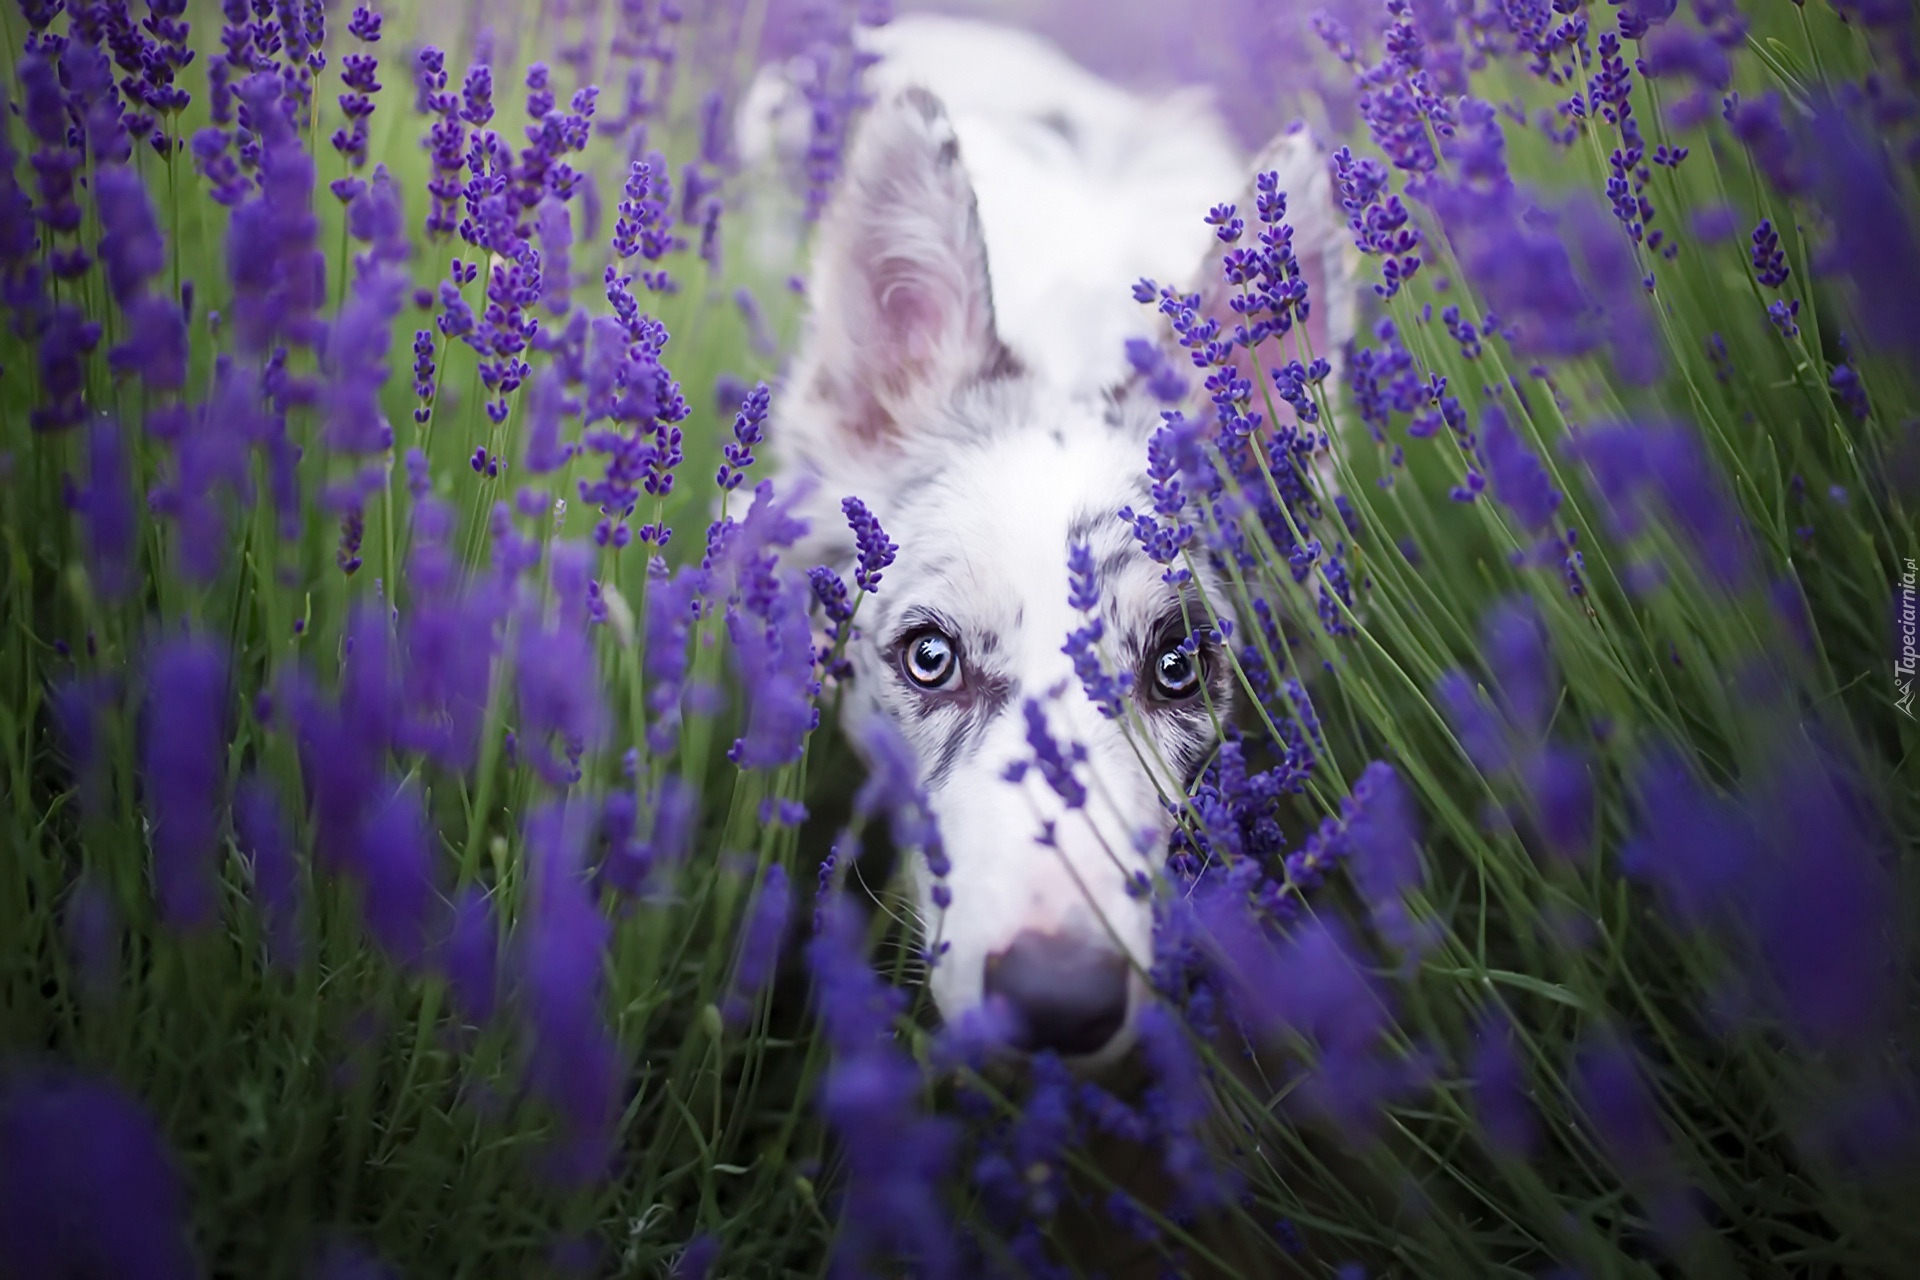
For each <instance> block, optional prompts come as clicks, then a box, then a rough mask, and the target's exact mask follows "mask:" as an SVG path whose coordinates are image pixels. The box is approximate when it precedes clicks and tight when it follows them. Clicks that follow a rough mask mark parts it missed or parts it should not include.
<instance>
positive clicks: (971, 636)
mask: <svg viewBox="0 0 1920 1280" xmlns="http://www.w3.org/2000/svg"><path fill="white" fill-rule="evenodd" d="M815 252H816V258H815V263H814V270H813V275H812V280H811V284H810V291H811V298H812V304H813V319H812V327H811V329H810V332H809V335H808V338H807V340H806V343H805V345H804V347H803V349H802V351H801V354H800V356H799V359H798V360H797V362H796V365H795V368H794V371H793V374H792V377H791V379H790V382H789V387H788V390H787V394H786V397H785V402H784V404H782V405H781V407H780V410H779V412H780V419H779V421H778V422H777V424H776V427H775V430H774V432H773V440H774V445H775V448H776V449H777V450H778V451H779V453H780V454H781V456H782V460H783V462H784V464H785V470H786V472H787V474H788V475H789V476H790V477H792V478H795V479H801V478H804V479H806V480H810V481H811V492H812V494H813V497H812V499H811V500H810V515H811V517H812V526H813V533H812V534H811V535H810V539H811V540H810V541H809V542H808V543H807V545H805V546H803V547H802V548H800V552H801V554H803V555H806V556H808V557H810V558H813V559H816V560H824V561H825V562H827V563H838V564H840V565H842V566H847V565H849V564H850V563H851V560H852V558H853V557H852V550H853V549H852V544H851V542H850V540H849V539H848V538H847V534H846V529H845V524H844V522H843V521H842V520H841V519H840V515H839V510H838V507H839V502H840V499H841V498H842V497H844V496H846V495H849V494H853V495H857V496H859V497H860V498H861V499H862V500H863V501H865V502H866V503H867V504H868V505H869V507H871V508H872V509H873V510H874V512H875V514H876V515H877V516H878V517H879V519H880V521H881V523H882V524H883V526H884V527H885V528H886V529H887V531H888V533H889V534H890V535H891V536H892V538H893V539H894V540H895V541H896V542H897V543H898V544H899V545H900V553H899V558H898V560H897V561H896V562H895V563H894V565H893V566H892V567H891V568H890V569H888V570H887V571H886V575H885V581H884V583H883V584H882V586H881V589H880V590H879V591H878V592H877V593H876V594H875V595H874V596H873V597H871V598H869V599H868V600H866V601H865V603H864V604H863V605H862V606H861V611H860V614H859V617H858V619H857V629H858V634H857V638H856V639H855V641H854V643H853V646H852V649H851V653H850V656H851V659H852V662H853V665H854V670H855V677H854V681H853V685H852V688H851V690H850V694H849V702H848V707H847V713H848V716H849V719H850V720H851V719H853V718H857V717H862V716H867V715H875V714H877V715H880V716H884V717H885V718H886V719H887V720H888V721H890V722H891V723H892V725H893V727H894V728H895V729H896V730H897V731H898V734H899V736H900V738H901V739H903V740H904V741H905V742H906V743H907V744H908V746H909V748H910V750H911V752H912V754H913V756H914V758H915V760H916V761H917V765H918V771H919V777H920V781H921V782H922V784H923V785H924V787H925V789H926V792H927V795H928V798H929V801H930V804H931V806H932V809H933V812H934V815H935V817H936V818H937V819H938V822H939V825H940V830H941V834H942V837H943V840H944V844H945V851H946V854H947V856H948V858H949V859H950V862H951V871H950V874H948V875H947V876H946V877H945V881H944V891H940V892H937V890H941V889H942V886H941V885H938V884H936V882H935V881H934V879H933V877H932V876H931V875H930V874H929V872H928V869H927V866H926V864H925V862H924V861H923V860H920V859H915V862H914V879H915V883H916V890H917V894H918V899H919V907H920V916H921V925H922V927H923V928H924V930H925V932H926V935H927V942H928V944H929V946H930V947H931V948H932V949H934V950H935V952H936V960H935V963H934V967H933V970H932V974H931V986H932V990H933V995H934V998H935V1001H936V1003H937V1004H938V1006H939V1008H940V1011H941V1013H942V1015H943V1016H944V1017H946V1018H947V1019H948V1020H949V1021H952V1020H955V1019H957V1018H960V1017H962V1016H964V1015H966V1014H967V1013H968V1012H969V1011H972V1010H975V1009H977V1008H980V1007H981V1006H982V1005H983V1004H987V1003H989V1002H990V1001H991V1000H993V999H994V998H995V997H997V998H999V1000H1000V1001H1001V1002H1003V1003H1002V1004H1000V1005H998V1006H996V1007H997V1008H998V1009H999V1011H1000V1012H1002V1013H1004V1014H1007V1015H1011V1018H1010V1022H1009V1024H1008V1025H1010V1027H1011V1029H1012V1032H1013V1035H1014V1038H1015V1040H1016V1042H1017V1043H1020V1044H1023V1045H1025V1046H1026V1047H1029V1048H1051V1049H1054V1050H1056V1051H1058V1052H1060V1053H1062V1054H1064V1055H1067V1056H1070V1057H1075V1058H1084V1059H1090V1060H1094V1061H1101V1060H1106V1059H1110V1058H1113V1057H1117V1056H1119V1055H1120V1054H1121V1053H1123V1052H1124V1051H1125V1050H1126V1048H1127V1046H1128V1045H1129V1044H1130V1043H1131V1040H1132V1026H1133V1021H1134V1015H1135V1013H1136V1012H1137V1010H1138V1009H1139V1007H1140V1006H1141V1004H1142V1002H1143V1000H1144V999H1145V998H1146V995H1147V989H1146V984H1145V976H1144V975H1145V972H1146V971H1147V970H1149V969H1150V968H1151V965H1152V960H1153V955H1152V945H1153V909H1152V900H1151V893H1150V892H1149V891H1148V888H1147V887H1148V885H1149V884H1150V882H1151V879H1152V876H1153V873H1154V872H1155V870H1156V869H1157V867H1158V865H1159V862H1160V860H1161V858H1162V857H1163V854H1164V849H1165V844H1166V839H1167V837H1168V835H1169V833H1170V831H1171V825H1172V819H1171V817H1170V816H1169V813H1168V810H1167V808H1166V807H1165V805H1163V804H1162V802H1161V796H1162V795H1163V794H1165V795H1171V794H1177V793H1178V792H1179V791H1180V790H1181V789H1182V788H1184V786H1185V785H1186V783H1187V782H1188V780H1189V779H1190V778H1191V776H1192V775H1193V774H1194V773H1195V772H1196V771H1197V770H1198V769H1199V768H1200V767H1201V765H1202V764H1203V763H1204V762H1205V760H1206V758H1207V757H1208V755H1209V754H1210V752H1211V751H1212V749H1213V747H1214V744H1215V742H1216V741H1217V736H1218V726H1219V723H1220V722H1221V720H1223V719H1224V718H1225V716H1226V715H1227V710H1228V707H1227V704H1228V697H1229V690H1230V679H1229V676H1230V672H1229V669H1228V666H1227V664H1226V662H1225V661H1224V660H1223V658H1222V655H1221V654H1220V653H1219V652H1217V650H1216V649H1215V647H1214V646H1213V644H1212V643H1211V642H1202V643H1201V644H1200V645H1199V646H1198V648H1197V649H1195V648H1194V647H1193V646H1191V645H1189V646H1187V647H1186V648H1183V647H1182V643H1181V642H1182V641H1184V640H1186V639H1187V638H1188V636H1189V635H1190V634H1191V632H1190V628H1192V629H1193V631H1203V630H1204V629H1205V628H1206V627H1207V626H1208V625H1209V623H1210V622H1211V621H1212V619H1213V615H1212V614H1210V613H1209V612H1208V605H1207V604H1206V603H1203V599H1202V597H1203V594H1204V597H1205V599H1206V600H1207V601H1211V602H1212V605H1213V607H1216V608H1217V607H1219V606H1220V605H1221V603H1222V600H1223V597H1222V593H1221V592H1219V591H1217V590H1212V589H1211V588H1212V586H1213V584H1212V583H1211V581H1209V580H1208V578H1207V577H1206V571H1205V569H1204V568H1201V570H1200V577H1199V578H1198V579H1197V580H1196V581H1194V582H1191V583H1188V584H1186V585H1184V586H1182V587H1179V588H1176V587H1174V586H1171V585H1169V584H1168V583H1167V582H1166V581H1165V578H1164V573H1163V566H1161V565H1158V564H1155V563H1153V562H1152V561H1151V560H1149V559H1148V558H1147V556H1146V555H1145V553H1144V552H1143V551H1142V549H1141V548H1140V546H1139V545H1138V543H1137V542H1136V541H1135V539H1134V537H1133V535H1132V531H1131V529H1130V527H1129V526H1128V525H1127V524H1126V523H1125V522H1124V521H1122V520H1121V519H1120V518H1119V517H1118V514H1117V513H1118V511H1119V510H1120V508H1122V507H1126V506H1130V505H1131V506H1133V507H1135V508H1138V509H1140V510H1146V509H1148V508H1149V507H1150V505H1151V504H1150V502H1149V500H1148V497H1147V490H1146V480H1145V477H1144V474H1143V472H1144V463H1145V442H1146V439H1147V437H1148V435H1149V433H1150V432H1151V431H1152V429H1153V428H1154V427H1155V426H1156V425H1157V424H1158V415H1157V413H1156V412H1155V411H1154V409H1153V407H1152V406H1150V405H1147V404H1143V403H1140V400H1141V399H1142V398H1141V397H1139V396H1132V397H1126V396H1119V395H1109V396H1099V397H1090V398H1076V397H1073V396H1070V395H1068V394H1067V393H1065V392H1063V391H1060V390H1058V389H1057V388H1055V387H1053V386H1050V385H1049V383H1048V382H1047V380H1046V378H1045V377H1044V371H1038V370H1029V369H1026V368H1024V367H1022V365H1021V362H1020V360H1019V359H1018V357H1017V355H1016V354H1015V353H1012V352H1010V351H1008V350H1007V349H1006V348H1005V346H1004V345H1003V344H1002V342H1001V340H1000V338H999V337H998V336H997V334H996V332H995V327H994V318H993V303H992V294H991V290H990V285H989V275H988V264H987V261H986V253H985V249H984V246H983V243H982V240H981V235H980V229H979V226H978V224H977V220H976V217H975V213H974V204H973V197H972V193H971V190H970V188H969V185H968V181H967V177H966V174H965V171H964V169H963V167H962V164H961V160H960V156H959V152H958V146H957V143H956V141H955V139H954V136H953V132H952V129H951V126H950V125H949V124H948V122H947V120H946V118H945V116H944V115H943V113H942V112H941V110H940V108H939V105H938V103H937V102H935V101H934V100H933V99H932V98H931V97H930V96H928V95H926V94H925V93H922V92H918V91H911V90H910V91H908V92H906V93H904V94H901V95H899V96H897V97H895V98H893V99H891V100H889V101H887V102H885V103H883V104H881V105H879V106H877V107H876V108H874V110H873V111H872V113H871V114H870V115H869V118H868V120H867V122H866V124H865V127H864V128H863V129H862V131H861V134H860V137H859V140H858V142H857V144H856V146H855V149H854V152H853V155H852V156H851V158H850V161H849V166H848V170H847V174H846V177H845V179H844V181H843V184H842V188H841V191H840V193H839V196H838V198H837V200H836V202H835V203H834V205H833V206H832V208H830V209H829V211H828V212H827V214H826V216H825V219H824V221H823V223H822V225H821V228H820V235H819V241H818V245H817V248H816V251H815ZM1127 283H1128V282H1125V281H1118V282H1116V288H1125V287H1126V285H1127ZM1078 546H1085V547H1087V548H1088V549H1089V550H1090V553H1091V559H1092V562H1093V564H1094V565H1095V566H1096V576H1097V582H1098V587H1099V593H1100V603H1099V615H1100V617H1101V619H1102V621H1103V624H1104V637H1103V639H1102V640H1101V642H1100V644H1099V645H1098V651H1099V653H1100V654H1101V656H1102V658H1103V662H1104V665H1105V666H1106V667H1107V669H1108V670H1110V671H1124V672H1127V673H1130V674H1131V676H1132V678H1133V689H1132V692H1131V694H1130V695H1129V696H1128V697H1127V699H1126V701H1125V707H1124V714H1123V715H1122V716H1120V717H1117V718H1108V717H1106V716H1104V715H1102V713H1101V711H1100V710H1099V708H1098V707H1096V705H1095V704H1094V703H1093V701H1092V700H1091V699H1090V697H1089V696H1088V694H1087V692H1086V690H1085V688H1084V687H1083V685H1082V682H1081V681H1080V680H1079V679H1078V678H1077V677H1076V675H1075V671H1074V664H1073V660H1072V659H1071V658H1070V657H1069V656H1068V655H1067V653H1066V652H1065V651H1064V646H1065V643H1066V640H1067V637H1068V634H1069V632H1071V631H1073V630H1075V629H1076V628H1078V627H1081V626H1084V625H1085V624H1086V623H1087V621H1088V618H1087V615H1085V614H1083V613H1082V612H1080V611H1079V610H1077V609H1076V608H1075V607H1073V605H1071V604H1070V603H1069V596H1070V586H1069V570H1068V556H1069V552H1070V551H1071V550H1072V549H1073V548H1075V547H1078ZM1036 718H1037V719H1038V722H1039V723H1041V724H1044V726H1045V731H1046V733H1047V734H1048V735H1050V736H1051V737H1052V738H1053V739H1054V740H1055V741H1056V742H1058V743H1059V744H1060V747H1061V749H1062V751H1063V752H1067V753H1069V754H1070V755H1079V754H1081V753H1082V752H1084V759H1080V760H1078V761H1076V762H1074V763H1073V765H1072V769H1073V775H1074V778H1075V780H1076V781H1077V782H1078V784H1079V785H1080V787H1082V788H1084V790H1085V800H1084V803H1082V804H1078V805H1070V804H1069V803H1068V801H1067V800H1064V799H1063V798H1062V796H1061V795H1060V794H1059V791H1058V790H1057V789H1056V788H1055V787H1054V786H1052V785H1050V784H1049V782H1048V781H1047V780H1045V778H1044V777H1043V776H1042V771H1041V770H1039V769H1037V768H1028V769H1026V770H1025V772H1024V774H1022V775H1021V776H1019V777H1018V780H1012V779H1010V777H1009V774H1010V771H1016V772H1017V770H1018V766H1019V765H1020V764H1021V762H1024V761H1032V760H1033V759H1034V757H1035V749H1034V746H1033V743H1032V740H1031V735H1032V728H1033V725H1034V722H1035V719H1036ZM942 901H944V902H946V903H947V904H948V905H946V906H944V907H941V906H939V905H937V903H939V902H942Z"/></svg>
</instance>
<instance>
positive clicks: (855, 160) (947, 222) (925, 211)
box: [783, 88, 1013, 470]
mask: <svg viewBox="0 0 1920 1280" xmlns="http://www.w3.org/2000/svg"><path fill="white" fill-rule="evenodd" d="M808 291H809V295H810V299H811V307H812V317H811V320H810V322H809V325H810V327H809V331H808V333H807V337H806V339H805V341H804V342H803V343H802V344H801V350H800V352H799V355H798V357H797V359H796V361H795V364H794V371H793V377H792V380H791V386H792V387H793V389H794V392H795V393H796V395H797V397H798V398H799V401H800V405H801V406H802V411H801V412H799V413H796V414H793V415H792V421H791V422H790V423H788V424H783V429H789V430H791V431H794V432H795V433H797V434H799V435H800V436H801V438H800V439H796V440H792V441H791V443H792V445H793V447H794V448H796V449H797V450H798V451H799V452H800V453H801V455H802V456H803V457H806V458H808V459H809V460H811V461H813V462H815V463H816V464H826V463H829V462H830V461H831V460H832V459H833V458H834V457H835V456H836V455H844V454H845V452H846V451H849V450H851V451H854V452H856V453H863V454H865V455H867V456H869V457H871V456H874V455H875V454H882V455H883V454H884V453H886V452H887V451H889V450H891V449H892V448H893V447H894V446H896V445H897V444H898V442H899V440H900V438H901V437H902V435H903V434H904V433H905V432H907V431H911V430H913V429H914V427H915V424H916V422H918V421H920V420H925V419H928V418H930V417H931V416H932V415H933V414H935V413H936V412H937V410H938V407H939V406H940V404H941V403H942V402H943V401H945V400H946V399H947V398H949V397H950V396H952V395H953V393H954V392H956V391H957V390H959V389H960V388H961V387H963V386H965V385H966V384H967V383H969V382H972V381H975V380H977V379H980V378H983V377H990V376H995V375H998V374H1002V373H1005V372H1008V371H1010V369H1011V367H1012V365H1013V360H1012V357H1011V356H1010V355H1009V353H1008V352H1007V350H1006V348H1005V347H1004V346H1003V345H1002V343H1001V341H1000V338H999V336H998V334H997V333H996V332H995V329H994V322H993V292H992V288H991V285H990V283H989V280H988V275H987V250H986V242H985V240H984V239H983V238H982V236H981V232H980V220H979V216H978V214H977V212H976V211H975V207H974V195H973V186H972V184H971V183H970V182H969V181H968V179H967V173H966V168H965V166H964V165H963V164H962V162H961V158H960V143H959V140H958V138H957V137H956V136H955V134H954V130H953V125H952V123H951V122H950V121H949V120H948V119H947V114H946V111H945V109H944V108H942V107H941V105H940V102H939V100H938V99H937V98H935V97H934V96H933V95H932V94H931V93H928V92H927V91H926V90H924V89H919V88H909V89H905V90H902V91H899V92H897V93H895V94H892V95H891V96H889V97H887V98H886V99H884V100H882V101H881V102H879V103H877V104H876V105H875V106H874V107H873V108H872V110H871V111H870V112H869V114H868V116H867V119H866V121H865V123H864V124H863V125H862V126H861V128H860V130H859V133H858V136H857V138H856V139H855V141H854V144H853V150H852V155H851V156H850V158H849V159H848V162H847V168H846V172H845V175H844V176H843V178H842V179H841V183H840V187H839V190H838V192H837V193H836V194H835V196H834V199H833V201H832V203H831V204H830V205H829V206H828V208H827V211H826V213H825V215H824V216H823V218H822V220H821V224H820V229H819V233H818V238H817V240H816V242H815V248H814V260H813V270H812V277H811V280H810V282H809V284H808ZM821 469H822V470H825V469H828V468H827V467H826V466H824V465H822V466H821Z"/></svg>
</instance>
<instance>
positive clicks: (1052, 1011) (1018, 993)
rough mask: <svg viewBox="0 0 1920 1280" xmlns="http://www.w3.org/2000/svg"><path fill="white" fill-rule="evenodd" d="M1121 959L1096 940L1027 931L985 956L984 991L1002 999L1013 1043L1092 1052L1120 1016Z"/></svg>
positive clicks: (1123, 997)
mask: <svg viewBox="0 0 1920 1280" xmlns="http://www.w3.org/2000/svg"><path fill="white" fill-rule="evenodd" d="M1128 977H1129V974H1128V968H1127V958H1126V956H1125V955H1123V954H1121V953H1120V952H1119V951H1118V950H1116V949H1115V948H1113V947H1111V946H1109V945H1106V944H1105V943H1103V942H1095V941H1089V940H1087V939H1084V938H1076V937H1071V936H1066V935H1062V934H1056V933H1039V932H1036V931H1034V930H1032V929H1029V930H1026V931H1024V932H1022V933H1020V934H1019V935H1017V936H1016V937H1015V938H1014V940H1013V944H1012V945H1011V946H1009V947H1008V948H1007V949H1006V950H1005V951H998V952H995V953H994V954H992V955H990V956H988V957H987V971H986V994H987V998H988V999H989V1000H992V999H995V998H996V997H997V998H998V999H1000V1000H1002V1001H1004V1002H1005V1004H1006V1008H1007V1012H1008V1013H1009V1014H1010V1015H1011V1016H1012V1018H1013V1021H1014V1026H1013V1028H1012V1031H1013V1036H1014V1042H1015V1044H1016V1045H1017V1046H1018V1047H1020V1048H1022V1049H1026V1050H1028V1051H1032V1052H1038V1051H1040V1050H1045V1049H1051V1050H1053V1051H1054V1052H1055V1053H1060V1054H1065V1055H1067V1056H1069V1057H1079V1056H1082V1055H1086V1054H1092V1053H1097V1052H1099V1051H1100V1050H1101V1049H1102V1048H1104V1047H1106V1044H1107V1042H1108V1041H1110V1040H1112V1039H1113V1037H1114V1036H1115V1035H1116V1034H1118V1033H1119V1031H1120V1028H1121V1027H1123V1026H1125V1025H1126V1021H1127V998H1128V992H1129V988H1130V984H1129V982H1128Z"/></svg>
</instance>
